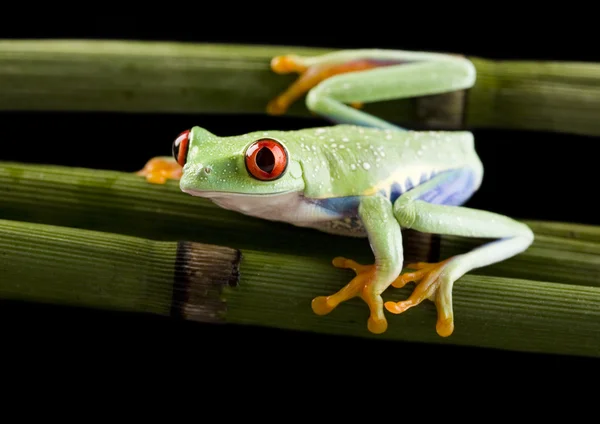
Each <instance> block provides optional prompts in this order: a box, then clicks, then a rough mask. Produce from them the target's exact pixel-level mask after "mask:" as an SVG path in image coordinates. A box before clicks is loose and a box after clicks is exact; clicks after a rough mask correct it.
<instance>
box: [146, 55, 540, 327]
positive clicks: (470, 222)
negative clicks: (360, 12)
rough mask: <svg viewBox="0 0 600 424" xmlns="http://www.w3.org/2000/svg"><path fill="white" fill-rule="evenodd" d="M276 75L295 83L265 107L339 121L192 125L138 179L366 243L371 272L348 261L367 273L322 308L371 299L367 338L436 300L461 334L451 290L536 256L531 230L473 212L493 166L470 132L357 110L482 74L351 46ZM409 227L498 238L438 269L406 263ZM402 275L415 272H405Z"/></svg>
mask: <svg viewBox="0 0 600 424" xmlns="http://www.w3.org/2000/svg"><path fill="white" fill-rule="evenodd" d="M271 68H272V69H273V71H274V72H277V73H281V74H283V73H290V72H297V73H298V74H300V76H299V78H298V79H297V81H296V82H295V83H294V84H293V85H291V86H290V87H289V89H288V90H286V91H285V92H284V93H282V94H281V95H280V96H278V97H277V98H275V99H273V100H272V101H271V102H270V103H269V104H268V105H267V111H268V112H269V113H271V114H282V113H284V112H285V111H286V110H287V108H288V107H289V106H290V104H291V103H292V102H294V101H296V100H297V99H299V98H300V97H301V96H302V95H304V94H305V93H306V106H307V107H308V109H310V110H311V111H313V112H315V113H316V114H318V115H320V116H322V117H324V118H328V119H329V120H331V121H333V123H334V125H331V126H324V127H318V128H307V129H302V130H295V131H256V132H252V133H249V134H243V135H238V136H229V137H219V136H217V135H214V134H212V133H211V132H209V131H208V130H206V129H204V128H200V127H197V126H196V127H193V128H192V129H190V130H186V131H184V132H183V133H181V134H180V135H179V137H177V139H176V140H175V142H174V143H173V158H170V159H164V158H154V159H152V160H151V161H149V162H148V164H147V165H146V167H145V168H144V169H143V170H141V171H139V174H140V175H144V176H146V178H147V179H148V181H150V182H155V183H161V182H164V181H165V178H175V179H179V180H180V188H181V190H182V191H183V192H185V193H188V194H190V195H192V196H200V197H205V198H208V199H211V200H212V201H214V202H215V203H216V204H218V205H220V206H221V207H223V208H226V209H230V210H234V211H238V212H241V213H243V214H247V215H250V216H254V217H259V218H263V219H268V220H274V221H283V222H287V223H290V224H293V225H297V226H301V227H310V228H316V229H318V230H321V231H325V232H329V233H332V234H335V235H343V236H358V237H366V238H368V242H369V243H370V246H371V249H372V251H373V254H374V258H375V260H374V263H373V264H371V265H361V264H358V263H356V262H355V261H353V260H351V259H347V258H341V257H337V258H335V259H333V265H334V266H336V267H341V268H351V269H353V270H354V272H355V273H356V277H354V279H352V280H351V281H350V282H349V283H348V284H347V285H346V286H345V287H343V288H341V290H339V291H338V292H336V293H331V294H325V295H323V296H319V297H316V298H315V299H313V300H312V309H313V311H314V312H315V313H317V314H320V315H325V314H327V313H329V312H331V311H332V310H333V309H334V308H335V307H337V306H338V305H339V304H340V303H342V302H344V301H346V300H348V299H351V298H354V297H360V298H362V299H363V300H364V302H365V303H366V304H367V305H368V307H369V310H370V316H369V318H368V320H367V326H368V329H369V330H370V331H371V332H373V333H376V334H380V333H383V332H385V331H386V329H387V326H388V323H387V320H386V317H385V313H384V312H385V310H387V311H389V312H390V313H393V314H400V313H402V312H404V311H406V310H407V309H409V308H411V307H413V306H416V305H418V304H420V303H421V302H422V301H423V300H425V299H428V300H431V301H433V302H434V303H435V305H436V308H437V314H438V318H437V325H436V330H437V333H438V334H439V335H440V336H442V337H446V336H449V335H451V334H452V332H453V331H454V318H453V307H452V287H453V284H454V282H455V281H456V280H457V279H459V278H460V277H461V276H463V275H464V274H465V273H467V272H469V271H471V270H473V269H475V268H479V267H484V266H487V265H490V264H493V263H496V262H499V261H502V260H505V259H507V258H510V257H512V256H514V255H517V254H519V253H521V252H523V251H524V250H526V249H527V248H528V247H529V246H530V245H531V243H532V242H533V238H534V235H533V232H532V231H531V230H530V228H529V227H527V226H526V225H525V224H523V223H520V222H518V221H515V220H513V219H510V218H508V217H505V216H502V215H498V214H495V213H491V212H486V211H481V210H475V209H471V208H467V207H464V206H462V205H463V204H464V203H465V202H466V201H467V200H468V199H469V198H470V197H471V196H472V194H473V193H474V192H475V191H476V190H477V189H478V188H479V187H480V185H481V183H482V177H483V165H482V162H481V161H480V159H479V157H478V155H477V153H476V151H475V148H474V139H473V135H472V134H471V133H470V132H467V131H412V130H408V129H405V128H401V127H399V126H397V125H393V124H391V123H389V122H386V121H384V120H381V119H379V118H377V117H375V116H373V115H370V114H368V113H366V112H364V111H361V110H360V104H364V103H368V102H375V101H381V100H389V99H398V98H408V97H416V96H424V95H432V94H440V93H445V92H450V91H454V90H463V89H469V88H470V87H471V86H472V85H473V84H474V82H475V78H476V72H475V68H474V66H473V65H472V63H471V62H470V61H469V60H467V59H466V58H462V57H457V56H453V55H446V54H442V53H425V52H409V51H389V50H377V49H374V50H343V51H335V52H332V53H326V54H323V55H320V56H314V57H300V56H297V55H286V56H278V57H275V58H273V60H272V61H271ZM401 228H405V229H413V230H417V231H421V232H427V233H436V234H447V235H457V236H465V237H482V238H493V239H497V240H495V241H492V242H489V243H487V244H484V245H482V246H480V247H478V248H476V249H474V250H472V251H470V252H467V253H464V254H460V255H457V256H454V257H450V258H447V259H445V260H444V261H442V262H440V263H416V264H404V259H403V246H402V233H401ZM403 267H406V268H410V269H413V270H414V271H412V272H405V273H402V270H403ZM411 281H412V282H415V283H417V285H416V287H415V289H414V291H413V292H412V294H411V295H410V296H409V297H408V299H406V300H404V301H400V302H384V301H383V298H382V294H383V293H384V291H385V290H386V289H388V288H389V287H390V286H393V287H402V286H404V285H405V284H406V283H408V282H411Z"/></svg>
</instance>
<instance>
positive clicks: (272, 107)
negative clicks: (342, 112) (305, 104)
mask: <svg viewBox="0 0 600 424" xmlns="http://www.w3.org/2000/svg"><path fill="white" fill-rule="evenodd" d="M309 59H310V58H309ZM304 62H305V60H303V59H302V58H301V57H300V56H296V55H285V56H277V57H275V58H273V60H272V61H271V69H272V70H273V72H276V73H278V74H288V73H292V72H295V73H298V74H300V77H299V78H298V79H297V80H296V81H295V82H294V83H293V84H292V85H291V86H289V87H288V89H287V90H285V91H284V92H283V93H281V94H280V95H279V96H277V97H275V98H274V99H273V100H271V101H270V102H269V103H268V105H267V113H269V114H271V115H281V114H283V113H285V112H286V111H287V110H288V108H289V107H290V106H291V105H292V104H293V103H294V102H295V101H296V100H298V99H299V98H300V97H301V96H302V95H304V94H306V93H307V92H308V91H309V90H310V89H311V88H313V87H315V86H316V85H317V84H319V83H320V82H321V81H323V80H325V79H327V78H330V77H332V76H334V75H338V74H343V73H347V72H356V71H362V70H367V69H372V68H375V67H378V66H381V64H380V63H378V62H376V61H374V60H366V59H354V60H350V61H347V62H342V63H320V64H315V65H306V64H305V63H304ZM351 106H352V107H355V108H357V109H360V108H361V107H362V104H361V103H353V104H351Z"/></svg>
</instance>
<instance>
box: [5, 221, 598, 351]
mask: <svg viewBox="0 0 600 424" xmlns="http://www.w3.org/2000/svg"><path fill="white" fill-rule="evenodd" d="M182 246H183V247H182ZM239 253H240V252H238V251H236V250H235V249H231V248H229V247H225V246H214V245H203V244H198V243H189V242H174V241H173V242H169V241H167V242H158V241H152V240H147V239H142V238H137V237H130V236H124V235H119V234H112V233H105V232H95V231H89V230H82V229H73V228H65V227H55V226H48V225H45V224H34V223H24V222H17V221H5V220H0V271H1V274H0V275H2V278H1V279H0V297H1V298H2V299H4V300H18V301H29V302H42V303H49V304H54V305H69V306H79V307H86V308H94V309H100V310H116V311H127V312H134V313H144V314H155V315H161V316H165V317H178V318H183V319H186V320H190V321H199V322H213V323H229V324H248V325H257V326H264V327H275V328H283V329H294V330H301V331H312V332H318V333H324V334H337V335H351V336H360V337H375V338H385V339H391V340H403V341H416V342H429V343H449V344H457V345H465V346H479V347H490V348H498V349H504V350H516V351H527V352H541V353H555V354H572V355H582V356H594V357H598V356H600V288H598V287H586V286H573V285H567V284H559V283H546V282H539V281H528V280H516V279H508V278H500V277H481V276H465V277H463V278H461V279H460V280H459V281H458V282H457V283H456V284H455V288H454V312H455V319H456V329H455V332H454V334H453V335H452V336H450V337H449V338H441V337H439V336H438V335H437V334H436V332H435V321H436V311H435V307H434V306H433V304H432V303H430V302H427V303H423V304H421V305H420V306H419V307H416V308H413V309H411V310H410V311H408V312H407V313H404V314H402V315H392V316H388V322H389V327H388V331H387V332H386V333H385V334H383V335H378V336H375V335H373V334H371V333H369V332H368V331H367V329H366V319H367V316H368V308H367V306H366V305H365V304H364V303H363V302H362V301H360V300H357V299H354V300H352V301H349V302H346V303H344V304H342V305H340V306H339V307H338V308H337V309H336V310H335V311H333V312H332V313H331V314H330V315H328V316H317V315H315V314H314V313H313V312H312V310H311V308H310V301H311V299H312V298H313V297H315V296H318V295H323V294H329V293H332V292H333V291H336V290H338V289H339V288H340V287H342V286H343V285H344V284H346V283H347V282H348V280H349V278H351V276H352V275H351V273H350V272H349V271H347V270H340V269H336V268H333V267H332V266H331V265H330V263H329V261H326V260H323V259H320V258H317V257H308V256H293V255H284V254H278V253H271V252H260V251H253V250H243V251H242V252H241V256H240V255H239ZM316 275H318V278H315V276H316ZM409 290H410V288H409V287H405V288H403V289H398V290H395V289H393V290H389V291H388V292H386V294H385V297H386V300H387V299H391V300H400V299H403V298H406V296H407V295H408V294H409ZM388 315H390V314H388Z"/></svg>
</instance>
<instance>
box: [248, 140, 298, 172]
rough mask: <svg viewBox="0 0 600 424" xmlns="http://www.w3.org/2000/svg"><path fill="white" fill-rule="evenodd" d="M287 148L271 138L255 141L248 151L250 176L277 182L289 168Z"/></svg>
mask: <svg viewBox="0 0 600 424" xmlns="http://www.w3.org/2000/svg"><path fill="white" fill-rule="evenodd" d="M287 163H288V157H287V152H286V150H285V148H284V147H283V146H282V145H281V144H279V142H277V141H275V140H273V139H271V138H263V139H260V140H257V141H255V142H254V143H252V144H251V145H250V147H248V149H247V150H246V168H247V169H248V172H250V175H252V176H253V177H254V178H257V179H259V180H262V181H270V180H275V179H277V178H279V177H281V175H282V174H283V172H284V171H285V169H286V168H287Z"/></svg>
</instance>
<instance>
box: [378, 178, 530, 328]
mask: <svg viewBox="0 0 600 424" xmlns="http://www.w3.org/2000/svg"><path fill="white" fill-rule="evenodd" d="M461 172H469V171H463V170H457V171H454V172H450V173H447V174H440V175H439V176H437V177H434V178H433V179H431V180H430V181H428V182H427V183H424V184H423V185H422V186H419V187H417V188H415V189H413V190H411V191H408V192H406V193H405V194H404V195H401V196H400V197H399V198H398V199H397V200H396V202H395V203H394V215H395V216H396V218H397V219H398V222H399V223H400V226H401V227H403V228H407V229H408V228H411V229H414V230H417V231H421V232H426V233H434V234H448V235H456V236H463V237H481V238H497V239H499V240H496V241H494V242H490V243H487V244H484V245H483V246H480V247H478V248H476V249H474V250H472V251H470V252H467V253H464V254H461V255H457V256H453V257H451V258H448V259H446V260H444V261H442V262H440V263H437V264H429V263H417V264H407V265H406V267H407V268H413V269H416V271H415V272H411V273H406V274H403V275H401V276H400V277H399V278H398V279H397V280H396V281H395V282H394V283H393V286H394V287H402V286H403V285H404V284H406V283H407V282H410V281H415V282H417V286H416V287H415V289H414V291H413V293H412V294H411V296H410V297H409V298H408V299H407V300H404V301H401V302H386V303H385V307H386V309H387V310H388V311H390V312H392V313H395V314H399V313H402V312H404V311H406V310H407V309H409V308H411V307H413V306H416V305H418V304H419V303H421V302H422V301H423V300H425V299H429V300H431V301H433V302H434V303H435V305H436V308H437V312H438V319H437V325H436V330H437V333H438V334H439V335H440V336H444V337H445V336H449V335H450V334H452V332H453V331H454V315H453V307H452V287H453V284H454V282H455V281H456V280H458V279H459V278H460V277H462V276H463V275H464V274H465V273H467V272H469V271H471V270H473V269H475V268H480V267H484V266H487V265H490V264H493V263H496V262H500V261H503V260H505V259H508V258H510V257H512V256H514V255H516V254H518V253H521V252H523V251H524V250H526V249H527V248H528V247H529V246H530V245H531V243H532V242H533V232H532V231H531V230H530V229H529V227H527V226H526V225H525V224H522V223H520V222H517V221H514V220H512V219H510V218H508V217H505V216H502V215H498V214H495V213H491V212H486V211H480V210H475V209H470V208H466V207H462V206H452V205H451V204H452V202H451V201H448V200H449V199H452V195H453V193H450V192H445V193H444V190H443V189H442V190H440V189H439V188H440V187H442V186H444V185H445V186H446V188H447V187H451V186H452V184H446V183H448V182H449V181H450V180H452V179H453V178H455V177H456V176H458V175H459V174H460V173H461ZM444 196H446V197H445V199H444ZM432 200H433V201H432ZM444 203H446V204H444Z"/></svg>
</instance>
